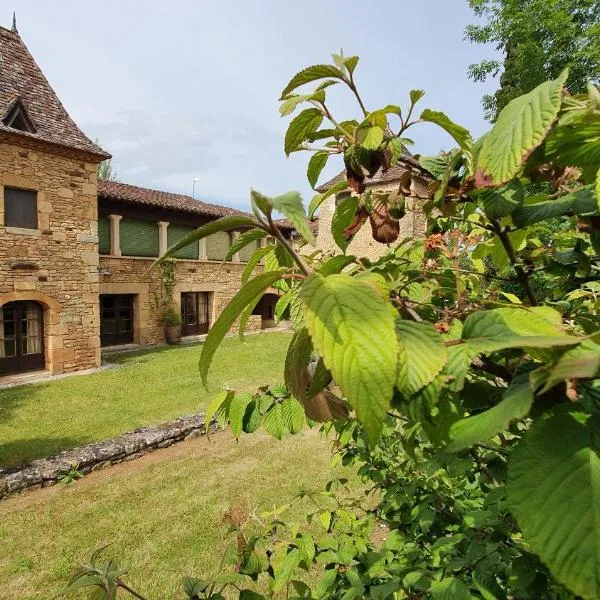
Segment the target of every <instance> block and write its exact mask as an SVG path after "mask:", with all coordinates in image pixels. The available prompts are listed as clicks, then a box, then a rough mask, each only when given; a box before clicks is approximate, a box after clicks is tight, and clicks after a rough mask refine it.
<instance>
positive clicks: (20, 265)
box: [0, 136, 100, 373]
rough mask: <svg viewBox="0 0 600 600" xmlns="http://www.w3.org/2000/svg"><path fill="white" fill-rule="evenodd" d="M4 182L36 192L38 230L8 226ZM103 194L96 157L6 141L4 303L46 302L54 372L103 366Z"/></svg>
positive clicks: (1, 152) (0, 212) (0, 194)
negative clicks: (99, 208)
mask: <svg viewBox="0 0 600 600" xmlns="http://www.w3.org/2000/svg"><path fill="white" fill-rule="evenodd" d="M4 186H10V187H16V188H23V189H27V190H35V191H37V210H38V228H37V229H17V228H11V227H5V226H4ZM96 197H97V186H96V165H95V164H94V163H92V162H85V160H84V159H82V158H73V157H68V156H62V155H59V154H55V153H53V152H49V151H48V150H42V149H36V148H34V147H24V146H21V145H18V144H15V143H13V142H12V140H11V138H7V137H6V136H3V137H2V138H1V139H0V306H1V305H3V304H5V303H7V302H11V301H13V300H33V301H36V302H39V303H40V304H41V305H42V306H43V309H44V312H43V314H44V346H45V356H46V365H45V366H46V368H47V369H49V370H50V371H52V372H53V373H63V372H69V371H75V370H78V369H86V368H90V367H95V366H98V365H99V364H100V343H99V314H98V289H99V277H98V236H97V233H98V232H97V199H96Z"/></svg>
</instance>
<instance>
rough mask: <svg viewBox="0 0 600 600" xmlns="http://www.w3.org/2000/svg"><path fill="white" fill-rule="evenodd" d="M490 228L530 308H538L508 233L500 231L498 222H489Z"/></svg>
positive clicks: (525, 272)
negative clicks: (504, 253) (499, 243)
mask: <svg viewBox="0 0 600 600" xmlns="http://www.w3.org/2000/svg"><path fill="white" fill-rule="evenodd" d="M491 224H492V227H493V228H494V233H495V234H496V235H497V236H498V238H499V239H500V242H501V243H502V246H503V247H504V250H505V251H506V254H507V256H508V260H509V261H510V264H511V265H512V267H513V269H514V270H515V274H516V276H517V281H518V282H519V283H520V284H521V287H522V288H523V291H524V292H525V295H526V296H527V299H528V300H529V304H531V306H538V301H537V298H536V297H535V294H534V293H533V290H532V289H531V284H530V282H529V272H528V271H525V269H523V265H522V264H521V263H520V262H519V261H518V259H517V255H516V254H515V249H514V248H513V246H512V243H511V241H510V238H509V237H508V233H507V232H506V231H505V230H504V229H502V227H501V225H500V223H498V221H491Z"/></svg>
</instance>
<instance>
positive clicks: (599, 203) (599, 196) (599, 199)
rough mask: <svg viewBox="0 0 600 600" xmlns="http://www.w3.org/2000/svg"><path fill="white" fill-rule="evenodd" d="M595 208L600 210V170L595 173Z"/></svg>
mask: <svg viewBox="0 0 600 600" xmlns="http://www.w3.org/2000/svg"><path fill="white" fill-rule="evenodd" d="M595 192H596V208H597V209H598V210H600V169H598V172H597V173H596V189H595Z"/></svg>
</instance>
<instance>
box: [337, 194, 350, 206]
mask: <svg viewBox="0 0 600 600" xmlns="http://www.w3.org/2000/svg"><path fill="white" fill-rule="evenodd" d="M350 196H352V192H339V193H337V194H336V195H335V205H336V206H339V205H340V204H341V203H342V202H343V201H344V200H347V199H348V198H350Z"/></svg>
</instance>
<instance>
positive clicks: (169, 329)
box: [165, 325, 181, 344]
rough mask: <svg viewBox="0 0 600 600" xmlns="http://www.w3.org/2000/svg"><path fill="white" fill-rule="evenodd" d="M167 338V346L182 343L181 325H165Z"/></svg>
mask: <svg viewBox="0 0 600 600" xmlns="http://www.w3.org/2000/svg"><path fill="white" fill-rule="evenodd" d="M165 337H166V338H167V344H179V342H181V325H165Z"/></svg>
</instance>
